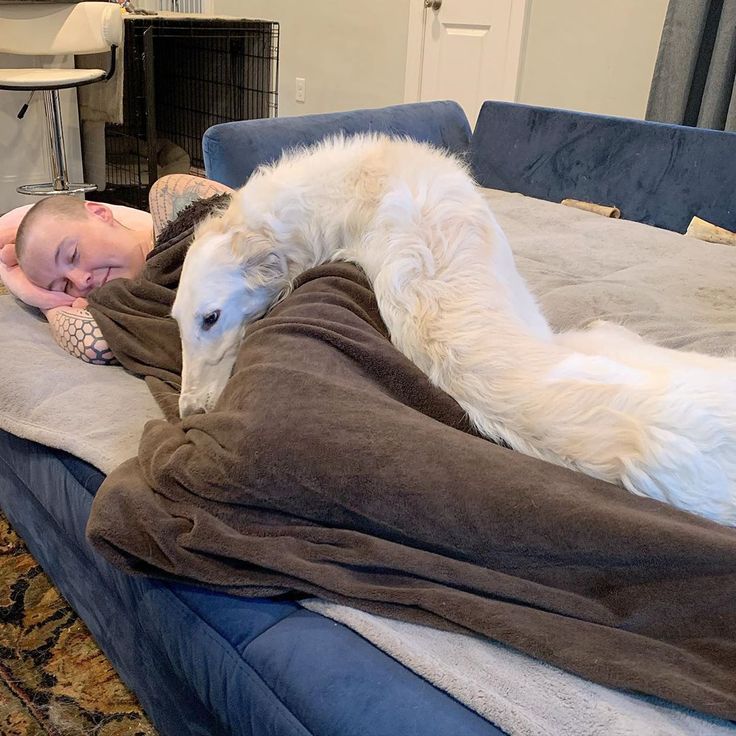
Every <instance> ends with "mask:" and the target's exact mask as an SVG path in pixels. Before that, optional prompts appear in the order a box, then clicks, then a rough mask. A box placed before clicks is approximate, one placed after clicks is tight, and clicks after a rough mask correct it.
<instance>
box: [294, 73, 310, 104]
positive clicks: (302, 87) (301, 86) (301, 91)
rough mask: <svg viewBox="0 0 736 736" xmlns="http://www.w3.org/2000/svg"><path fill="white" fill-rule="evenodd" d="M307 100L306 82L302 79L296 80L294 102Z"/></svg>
mask: <svg viewBox="0 0 736 736" xmlns="http://www.w3.org/2000/svg"><path fill="white" fill-rule="evenodd" d="M306 99H307V80H306V79H304V77H297V78H296V101H297V102H306Z"/></svg>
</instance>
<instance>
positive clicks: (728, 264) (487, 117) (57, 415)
mask: <svg viewBox="0 0 736 736" xmlns="http://www.w3.org/2000/svg"><path fill="white" fill-rule="evenodd" d="M341 130H342V131H346V132H348V133H350V132H357V131H363V130H380V131H387V132H391V133H393V134H397V135H411V136H412V137H416V138H420V139H422V140H428V141H431V142H433V143H435V144H436V145H440V146H443V147H445V148H447V149H448V150H451V151H453V152H455V153H458V154H461V155H464V156H466V157H467V160H468V163H469V165H470V166H471V168H472V170H473V173H474V175H475V176H476V178H477V180H478V181H479V183H480V184H481V185H482V186H484V187H486V188H488V190H489V191H488V195H487V196H488V197H489V200H490V201H491V204H492V206H493V207H494V209H495V211H496V212H497V213H498V215H499V219H500V221H501V224H502V226H503V227H504V228H505V229H506V230H507V233H508V234H509V236H510V238H511V242H512V244H514V243H518V247H515V252H516V256H517V259H518V260H519V265H520V269H521V270H522V272H523V274H524V275H525V276H526V277H527V278H528V279H529V280H530V283H531V284H532V286H533V288H534V290H535V291H537V293H538V294H540V295H541V299H542V304H543V307H544V309H545V311H547V313H548V314H552V315H554V317H553V320H552V321H553V323H554V326H555V327H558V328H566V327H572V326H581V325H582V324H584V323H585V322H586V320H589V319H592V318H594V317H604V318H609V319H619V320H624V321H626V322H627V323H628V324H630V325H631V326H633V327H635V328H636V329H639V330H641V331H642V332H644V333H645V334H647V336H649V337H651V338H652V339H654V340H656V341H659V342H660V343H662V344H666V345H668V346H671V347H690V348H693V349H700V350H704V351H709V352H719V351H720V352H722V351H724V350H729V349H730V350H731V351H732V350H733V347H734V344H736V304H734V295H733V290H732V289H731V288H730V285H731V284H732V283H733V278H734V276H736V251H733V249H729V248H728V246H721V245H716V244H708V243H702V242H700V241H693V240H690V239H687V240H686V239H684V238H682V237H680V236H678V235H675V234H674V233H677V232H683V231H684V229H685V227H686V226H687V222H688V221H689V218H690V217H692V216H693V215H695V214H697V215H699V216H701V217H703V218H704V219H707V220H709V221H710V222H713V223H715V224H718V225H720V226H721V227H724V228H727V229H731V230H733V229H736V211H735V210H734V207H733V204H732V203H733V197H732V196H730V193H731V192H733V191H735V190H736V187H735V186H734V185H736V167H735V166H733V161H734V159H735V158H736V136H734V135H732V134H726V133H714V132H712V131H702V130H696V129H686V128H680V127H677V126H664V125H658V124H653V123H643V122H639V121H631V120H623V119H615V118H605V117H599V116H592V115H583V114H579V113H571V112H565V111H556V110H547V109H539V108H533V107H528V106H523V105H514V104H506V103H495V102H488V103H486V104H485V105H484V107H483V109H482V111H481V114H480V117H479V120H478V123H477V125H476V129H475V131H474V132H473V134H472V136H471V131H470V129H469V126H468V123H467V120H466V119H465V117H464V115H463V114H462V112H461V110H460V108H459V107H458V106H456V105H455V104H453V103H420V104H416V105H401V106H396V107H393V108H384V109H381V110H363V111H354V112H350V113H335V114H331V115H324V116H308V117H304V118H293V119H282V120H264V121H248V122H243V123H230V124H224V125H219V126H215V127H214V128H212V129H210V131H208V132H207V134H206V135H205V138H204V141H203V149H204V154H205V160H206V163H207V171H208V175H209V176H210V177H211V178H213V179H216V180H219V181H222V182H223V183H225V184H228V185H230V186H238V185H240V184H241V183H242V182H243V181H245V180H246V179H247V177H248V176H249V174H250V173H251V172H252V170H253V169H254V168H255V167H256V166H257V165H258V164H260V163H262V162H265V161H270V160H273V159H274V158H276V157H277V156H278V154H279V153H280V151H281V150H283V149H284V148H288V147H290V146H292V145H295V144H299V143H304V142H309V141H311V140H314V139H316V138H318V137H322V136H323V135H325V134H328V133H332V132H338V131H341ZM612 142H613V143H612ZM693 172H697V178H695V176H694V174H693ZM720 192H726V193H727V195H725V196H720ZM564 198H574V199H579V200H587V201H589V202H597V203H603V204H612V205H616V206H617V207H618V208H619V209H620V210H621V213H622V216H623V218H624V220H622V221H610V220H605V219H603V218H600V217H598V216H596V215H591V214H589V213H586V212H579V211H574V210H569V209H567V208H562V207H560V205H558V204H557V202H559V201H560V200H562V199H564ZM549 223H555V226H556V228H557V230H558V231H559V232H561V233H563V234H566V235H567V236H568V239H569V240H570V243H571V245H570V249H569V251H567V252H566V253H565V254H564V256H563V254H560V253H558V252H556V251H551V252H550V251H548V250H546V248H548V245H547V243H546V240H545V238H544V237H543V236H542V235H541V234H540V230H541V229H542V228H543V227H546V226H548V225H549ZM617 239H619V240H621V241H622V245H621V249H620V250H618V251H617V250H615V249H614V246H611V249H612V250H611V253H610V254H609V255H611V258H612V259H609V260H606V259H603V258H599V257H598V256H597V255H596V249H595V246H596V244H597V243H598V242H604V243H609V244H610V243H615V241H616V240H617ZM673 244H674V245H673ZM673 247H676V248H677V249H678V251H680V252H681V256H680V258H679V259H677V260H676V262H674V263H670V264H668V268H670V271H671V274H672V277H671V279H670V280H669V281H667V284H668V288H667V289H658V290H653V291H652V293H651V294H649V295H648V296H647V297H646V298H643V299H642V298H641V296H639V297H637V294H640V292H641V291H642V285H647V284H651V283H652V280H653V279H662V275H661V274H662V271H663V269H662V266H661V264H662V261H663V259H666V258H667V257H668V256H667V254H668V253H670V252H671V251H672V248H673ZM689 279H699V280H701V281H702V283H703V287H702V288H700V289H696V290H695V292H692V289H688V286H687V283H688V280H689ZM593 283H594V284H596V287H595V288H590V284H593ZM586 286H587V287H588V288H586ZM691 292H692V293H691ZM683 294H691V295H690V297H689V298H684V297H683ZM0 309H1V310H2V314H3V320H4V322H5V321H6V320H8V321H9V320H13V321H14V323H17V329H14V330H12V331H11V335H10V336H8V335H6V336H5V337H4V338H3V339H4V341H5V344H4V345H3V348H2V351H3V355H4V356H9V355H11V354H12V355H19V356H20V355H23V356H31V359H30V365H29V364H28V363H29V361H28V359H27V357H26V358H25V359H24V361H23V363H22V364H20V363H19V365H18V366H17V375H16V377H15V378H12V377H10V376H9V377H8V379H7V380H6V381H5V384H4V389H3V396H2V401H3V404H2V406H3V407H4V408H3V410H2V411H1V412H0V428H2V430H3V431H2V433H0V478H2V484H1V490H0V505H2V508H3V511H4V512H5V513H6V515H7V516H8V518H9V520H10V521H11V523H12V524H13V526H14V527H15V528H16V529H17V530H18V531H19V533H20V534H21V535H22V536H23V538H24V540H25V541H26V542H27V544H28V546H29V548H30V549H31V551H32V553H33V554H34V556H35V557H36V558H37V559H38V560H39V561H40V562H41V564H42V565H43V567H44V569H45V570H46V571H47V572H48V574H49V575H50V577H51V578H52V579H53V581H54V583H55V584H56V585H57V586H58V588H59V589H60V591H61V592H62V593H63V595H64V596H65V597H66V598H67V600H69V601H70V603H71V604H72V605H73V606H74V608H75V609H76V610H77V612H78V613H79V614H80V616H81V617H82V618H83V619H84V621H85V623H86V624H87V626H88V627H89V629H90V630H91V632H92V633H93V635H94V637H95V639H96V640H97V641H98V643H99V644H100V646H101V648H102V649H103V650H104V651H105V653H106V654H107V656H108V657H109V658H110V659H111V661H112V662H113V664H114V666H115V667H116V669H117V670H118V672H119V673H120V675H121V677H122V678H123V680H124V681H125V682H126V683H127V684H128V685H129V686H130V687H131V689H133V690H134V692H135V693H136V695H137V696H138V697H139V699H140V701H141V703H142V705H143V707H144V709H145V710H146V712H147V713H148V714H149V716H150V717H151V719H152V720H153V722H154V723H155V725H156V726H157V728H158V729H159V730H160V731H161V732H162V733H164V734H177V735H178V734H220V733H222V734H246V733H247V734H279V735H281V734H307V733H310V734H320V736H321V735H325V736H327V735H331V734H334V735H335V736H338V735H340V736H345V735H347V734H366V735H368V734H376V735H378V734H398V733H401V734H422V735H429V734H438V735H439V734H460V733H462V734H499V733H530V734H531V733H550V734H560V733H584V732H585V733H588V732H590V733H593V732H595V731H596V730H597V731H598V732H604V733H632V734H633V733H641V732H643V730H642V729H645V728H646V729H647V730H650V731H652V732H653V733H662V734H665V733H667V734H673V733H682V734H686V733H714V734H715V733H728V732H732V731H733V730H734V728H733V725H732V724H729V723H728V720H729V718H733V715H732V714H731V713H730V712H729V711H728V709H727V708H723V709H721V710H720V711H719V712H718V713H714V712H712V711H711V712H710V713H709V714H708V715H703V714H702V713H701V714H698V713H694V712H690V711H688V710H687V709H684V708H681V707H680V708H676V707H671V706H668V705H667V704H665V703H663V702H662V701H660V700H658V699H656V698H652V697H644V696H641V695H632V694H629V693H621V692H619V691H616V690H613V689H610V688H605V687H602V686H600V685H592V684H591V685H590V686H588V684H584V681H583V680H580V678H575V680H574V681H573V680H570V679H569V678H568V676H565V675H564V673H560V672H559V670H556V669H555V668H548V667H546V666H544V665H539V664H538V663H537V662H536V660H532V659H531V658H526V659H524V660H523V661H520V662H511V659H512V658H513V657H511V658H510V659H504V656H505V655H506V654H508V652H506V650H503V651H502V650H500V649H497V648H496V649H488V650H483V652H481V653H479V652H478V650H477V649H474V648H472V647H471V648H468V645H469V642H468V637H463V636H460V638H458V639H457V640H454V639H452V638H451V637H450V635H447V636H440V637H439V638H437V637H434V635H433V634H432V632H431V631H427V630H425V629H424V627H417V628H416V629H411V627H410V626H409V627H408V628H406V627H404V628H402V627H401V626H399V627H398V628H397V627H395V626H393V625H392V624H391V623H390V622H388V623H386V622H385V621H384V620H383V619H381V618H380V617H370V616H368V617H366V616H363V615H361V614H360V612H355V611H354V610H353V609H351V608H350V607H346V606H339V605H334V604H332V603H329V604H326V603H325V602H324V601H320V600H313V601H311V602H307V605H305V604H304V601H296V600H294V599H291V598H289V597H288V596H286V597H285V596H280V597H278V598H274V597H267V596H264V597H256V598H243V597H240V596H236V595H231V594H229V593H227V592H221V591H217V590H213V589H212V588H211V586H210V588H205V587H200V586H196V585H190V584H186V583H183V582H181V581H172V580H165V579H161V578H160V577H159V578H154V577H144V576H130V575H127V574H126V573H124V572H121V571H120V570H119V569H117V568H116V567H115V566H113V565H111V564H109V562H107V561H106V560H105V559H104V558H103V557H102V556H100V555H99V554H97V553H96V552H95V551H94V550H93V549H92V548H91V547H90V545H89V542H88V540H87V537H86V536H85V525H86V522H87V519H88V517H89V513H90V508H91V506H92V501H93V497H94V494H95V493H96V492H97V490H98V488H99V486H100V484H101V483H102V481H103V480H104V477H105V473H106V472H109V471H111V470H112V469H113V468H114V467H115V466H116V464H117V463H118V462H120V460H121V459H123V458H126V457H129V456H132V455H135V454H136V450H137V441H138V435H139V433H140V429H141V428H142V426H143V423H144V422H145V421H146V420H149V419H156V418H157V417H159V416H160V410H159V408H158V407H157V405H156V403H155V402H154V401H153V399H152V397H151V396H150V394H149V393H148V391H147V390H146V389H145V388H143V387H142V382H140V381H138V380H137V379H135V378H133V377H131V376H129V375H127V374H125V373H124V372H123V371H122V370H119V369H108V368H105V369H103V371H104V372H101V371H100V369H95V368H94V367H90V366H86V365H84V364H81V363H80V362H79V361H75V360H74V359H72V358H68V359H67V356H63V355H59V353H58V349H57V348H56V346H54V345H53V344H52V343H51V342H50V340H44V338H43V335H44V330H45V328H44V323H43V321H42V320H39V318H38V317H37V316H35V315H34V314H33V313H32V312H28V311H21V310H19V309H18V306H17V305H16V304H14V303H12V300H11V299H10V297H0ZM13 315H15V316H13ZM50 365H53V366H54V367H55V368H54V370H55V372H56V373H55V376H56V380H54V381H53V382H49V381H48V380H45V378H44V376H47V375H48V371H49V366H50ZM21 366H22V370H23V373H22V374H20V370H21ZM113 374H114V375H113ZM61 375H63V376H64V380H63V381H60V380H58V378H59V376H61ZM86 391H90V392H92V394H93V395H97V396H104V397H105V401H106V402H109V406H108V410H109V413H110V415H111V416H122V415H123V414H127V415H129V416H131V417H134V419H135V421H133V422H131V423H129V424H125V427H124V428H123V429H120V427H119V426H118V423H116V424H109V425H104V426H96V425H92V424H90V425H89V426H84V427H81V428H80V431H78V432H75V433H69V432H68V431H66V425H65V415H64V413H63V410H61V409H59V408H58V407H59V406H66V405H73V404H74V403H79V402H80V401H83V400H84V397H85V396H88V395H89V394H88V393H85V392H86ZM62 394H63V396H62ZM63 402H67V404H64V403H63ZM103 471H104V472H103ZM711 532H712V530H711ZM712 533H713V534H716V535H717V534H722V536H723V544H724V545H726V546H725V547H724V549H728V544H730V543H731V542H732V541H733V532H732V531H731V530H725V531H723V532H720V531H719V532H712ZM734 576H736V571H734V570H732V569H730V568H729V569H727V570H725V571H724V577H723V581H724V587H726V586H725V583H726V582H727V583H728V584H730V585H732V584H733V580H734ZM726 605H727V604H726ZM732 606H733V604H732ZM310 609H311V610H310ZM723 612H724V615H728V614H729V611H728V609H724V610H723ZM733 614H734V609H733V607H731V609H730V617H731V619H733V618H736V617H735V616H734V615H733ZM422 636H424V637H425V638H424V640H422ZM372 642H375V643H372ZM376 643H377V644H379V645H380V646H377V645H376ZM471 643H472V642H471ZM428 650H431V651H434V652H443V653H444V654H443V655H442V656H436V657H434V660H435V661H434V662H432V661H430V660H431V659H432V658H431V657H429V658H428V657H427V656H426V655H427V651H428ZM473 657H480V660H479V663H476V669H474V670H471V668H470V667H469V665H468V664H466V663H469V662H470V661H471V659H472V658H473ZM483 657H485V659H483ZM458 663H459V664H458ZM494 663H495V664H494ZM492 664H494V666H495V667H496V669H492V668H491V665H492ZM504 665H505V667H506V669H504ZM469 672H472V676H471V677H470V678H469V677H468V673H469ZM480 672H482V673H483V678H481V679H479V678H478V673H480ZM417 673H420V674H421V676H420V674H417ZM514 678H516V679H514ZM566 678H567V679H566ZM469 679H470V680H472V681H475V682H476V687H473V682H472V681H469ZM478 682H480V683H481V685H477V683H478ZM527 685H528V686H529V687H528V688H527V687H526V686H527ZM549 690H554V693H553V696H552V697H550V694H549V692H547V694H546V695H545V691H549ZM522 691H523V692H522ZM450 693H452V695H451V694H450ZM571 710H572V711H578V712H577V713H574V714H573V716H571V713H570V711H571ZM580 711H586V712H585V719H586V720H584V721H580V720H576V718H578V717H579V715H580ZM717 716H720V718H719V717H717Z"/></svg>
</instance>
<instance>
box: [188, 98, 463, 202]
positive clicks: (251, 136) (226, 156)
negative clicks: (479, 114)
mask: <svg viewBox="0 0 736 736" xmlns="http://www.w3.org/2000/svg"><path fill="white" fill-rule="evenodd" d="M367 131H373V132H381V133H390V134H391V135H396V136H410V137H412V138H414V139H415V140H420V141H427V142H429V143H433V144H434V145H436V146H440V147H442V148H446V149H447V150H449V151H452V152H453V153H457V154H464V153H465V152H466V151H467V148H468V145H469V142H470V125H469V123H468V119H467V118H466V117H465V113H464V112H463V110H462V108H461V107H460V106H459V105H458V104H457V103H456V102H416V103H412V104H408V105H394V106H393V107H384V108H380V109H377V110H352V111H350V112H335V113H328V114H324V115H304V116H303V117H294V118H272V119H265V120H243V121H239V122H235V123H222V124H220V125H213V126H212V127H211V128H209V129H208V130H207V131H206V132H205V134H204V138H203V139H202V150H203V152H204V163H205V169H206V172H207V176H208V177H209V178H210V179H214V180H215V181H219V182H222V183H223V184H227V185H228V186H230V187H233V188H236V187H239V186H241V185H242V184H244V183H245V182H246V181H247V179H248V177H249V176H250V175H251V174H252V173H253V171H254V170H255V169H256V168H257V167H258V166H260V165H261V164H263V163H271V162H272V161H275V160H276V159H277V158H279V156H280V155H281V153H282V151H284V150H287V149H289V148H294V147H295V146H300V145H310V144H312V143H316V142H317V141H320V140H322V139H323V138H325V137H326V136H329V135H334V134H336V133H347V134H351V133H363V132H367Z"/></svg>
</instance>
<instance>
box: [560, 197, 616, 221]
mask: <svg viewBox="0 0 736 736" xmlns="http://www.w3.org/2000/svg"><path fill="white" fill-rule="evenodd" d="M561 204H564V205H565V207H575V208H576V209H578V210H585V211H586V212H593V213H594V214H596V215H602V216H603V217H613V218H614V219H616V220H618V219H620V217H621V210H620V209H619V208H618V207H615V206H613V205H607V204H595V202H583V201H582V200H579V199H563V200H562V202H561Z"/></svg>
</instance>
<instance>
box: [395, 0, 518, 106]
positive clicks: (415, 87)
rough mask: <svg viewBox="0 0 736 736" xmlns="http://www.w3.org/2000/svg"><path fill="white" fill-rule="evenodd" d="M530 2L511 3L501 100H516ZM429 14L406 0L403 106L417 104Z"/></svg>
mask: <svg viewBox="0 0 736 736" xmlns="http://www.w3.org/2000/svg"><path fill="white" fill-rule="evenodd" d="M531 5H532V0H511V22H510V23H509V45H508V50H507V54H506V78H505V79H504V85H503V86H504V88H503V95H502V97H501V98H500V99H504V100H507V101H509V102H514V101H516V99H517V98H518V96H519V85H520V82H521V58H522V55H523V52H524V49H525V48H526V41H527V31H528V28H529V14H530V11H531ZM428 12H429V10H428V8H425V7H424V0H409V28H408V34H407V45H406V69H405V71H404V102H419V100H420V96H421V91H422V89H421V86H422V66H423V65H424V29H425V25H426V23H427V14H428Z"/></svg>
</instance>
